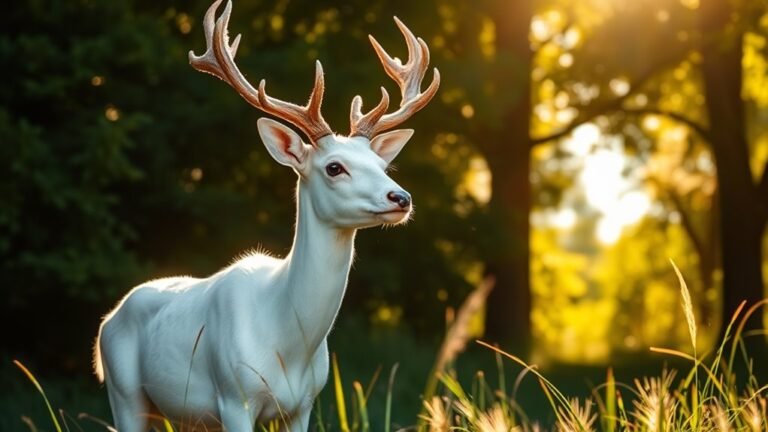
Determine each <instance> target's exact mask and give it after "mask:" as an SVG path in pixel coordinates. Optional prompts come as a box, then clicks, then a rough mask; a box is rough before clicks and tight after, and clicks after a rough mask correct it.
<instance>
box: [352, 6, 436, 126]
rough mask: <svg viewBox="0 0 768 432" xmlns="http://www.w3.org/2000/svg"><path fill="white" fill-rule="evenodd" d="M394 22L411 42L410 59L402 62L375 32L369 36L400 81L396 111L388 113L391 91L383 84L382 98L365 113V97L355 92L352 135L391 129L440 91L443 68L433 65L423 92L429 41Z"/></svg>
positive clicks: (379, 55)
mask: <svg viewBox="0 0 768 432" xmlns="http://www.w3.org/2000/svg"><path fill="white" fill-rule="evenodd" d="M395 23H396V24H397V27H399V28H400V32H401V33H402V34H403V36H404V37H405V42H406V43H407V44H408V61H407V62H406V63H405V64H403V63H402V62H401V61H400V59H399V58H392V57H390V55H389V54H387V52H386V51H384V48H382V47H381V45H380V44H379V43H378V42H377V41H376V39H375V38H374V37H373V36H370V35H369V36H368V38H369V39H370V40H371V45H373V49H374V50H375V51H376V54H377V55H378V57H379V60H381V64H382V66H383V67H384V70H385V71H386V72H387V75H389V77H390V78H392V79H393V80H395V82H397V85H398V86H399V87H400V92H401V93H402V101H401V102H400V108H398V110H397V111H395V112H393V113H389V114H385V112H386V111H387V108H388V107H389V94H388V93H387V91H386V90H385V89H384V87H382V88H381V101H380V102H379V104H378V105H377V106H376V107H374V108H373V109H372V110H370V111H369V112H368V113H366V114H365V115H363V113H362V111H361V108H362V105H363V99H362V98H361V97H360V96H355V98H354V99H352V109H351V111H350V114H349V121H350V125H351V133H350V135H351V136H365V137H367V138H369V139H370V138H373V137H374V136H376V135H378V134H379V133H381V132H383V131H385V130H387V129H391V128H393V127H395V126H397V125H398V124H400V123H402V122H404V121H405V120H407V119H408V118H409V117H410V116H412V115H413V114H414V113H416V112H417V111H419V110H420V109H422V108H424V107H425V106H426V105H427V104H428V103H429V101H430V100H432V97H434V96H435V93H437V88H438V87H439V86H440V72H439V71H438V70H437V68H435V69H434V75H433V78H432V83H431V84H430V85H429V87H427V90H426V91H424V93H422V92H421V81H422V80H423V79H424V74H425V73H426V72H427V68H428V67H429V48H428V47H427V44H426V42H424V40H422V39H421V38H417V37H416V36H414V35H413V33H412V32H411V31H410V30H409V29H408V27H406V25H405V24H403V22H402V21H400V20H399V19H398V18H397V17H395Z"/></svg>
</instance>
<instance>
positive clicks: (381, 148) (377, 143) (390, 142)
mask: <svg viewBox="0 0 768 432" xmlns="http://www.w3.org/2000/svg"><path fill="white" fill-rule="evenodd" d="M412 136H413V129H398V130H393V131H390V132H385V133H383V134H379V135H376V136H375V137H373V139H372V140H371V150H373V151H374V152H375V153H376V154H377V155H379V157H380V158H382V159H384V160H385V161H386V162H387V163H390V162H392V160H393V159H394V158H395V156H397V154H398V153H400V150H402V149H403V146H405V143H407V142H408V140H409V139H411V137H412Z"/></svg>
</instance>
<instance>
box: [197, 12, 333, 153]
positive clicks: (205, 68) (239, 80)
mask: <svg viewBox="0 0 768 432" xmlns="http://www.w3.org/2000/svg"><path fill="white" fill-rule="evenodd" d="M221 2H222V0H216V1H214V3H213V4H212V5H211V7H209V8H208V11H207V12H206V13H205V17H204V19H203V30H204V33H205V43H206V51H205V53H203V55H201V56H197V55H195V54H194V52H192V51H190V52H189V62H190V64H191V65H192V67H194V68H195V69H197V70H199V71H201V72H206V73H210V74H212V75H214V76H216V77H218V78H220V79H221V80H222V81H224V82H226V83H227V84H229V85H230V86H232V88H234V89H235V90H236V91H237V92H238V93H239V94H240V96H242V97H243V99H245V100H246V101H247V102H248V103H250V104H251V105H253V106H254V107H256V108H258V109H260V110H262V111H264V112H266V113H268V114H272V115H274V116H275V117H278V118H282V119H284V120H286V121H288V122H290V123H292V124H293V125H294V126H296V127H298V128H299V129H301V130H302V132H304V133H305V134H306V135H307V137H309V139H310V140H311V141H312V142H313V143H316V142H317V140H318V139H320V138H322V137H323V136H325V135H329V134H332V133H333V132H332V131H331V128H330V126H328V123H326V122H325V120H324V119H323V116H322V114H321V112H320V108H321V105H322V102H323V92H324V90H325V82H324V79H323V67H322V65H321V64H320V62H319V61H318V62H316V64H315V85H314V88H313V89H312V94H311V95H310V98H309V102H308V103H307V105H306V106H298V105H294V104H292V103H290V102H285V101H282V100H279V99H275V98H273V97H270V96H267V94H266V93H265V92H264V86H265V85H266V84H265V82H264V80H262V81H261V84H260V86H259V90H256V89H255V88H254V87H253V86H252V85H251V83H249V82H248V80H247V79H246V78H245V76H243V74H242V72H240V69H239V68H238V67H237V65H236V64H235V54H236V53H237V47H238V46H239V44H240V35H237V37H235V40H234V42H232V44H231V45H229V36H228V34H227V32H228V30H227V29H228V26H229V18H230V15H231V13H232V0H227V4H226V6H225V7H224V11H223V12H222V14H221V16H220V17H219V18H218V19H216V10H217V9H218V8H219V5H221Z"/></svg>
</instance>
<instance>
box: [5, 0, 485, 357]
mask: <svg viewBox="0 0 768 432" xmlns="http://www.w3.org/2000/svg"><path fill="white" fill-rule="evenodd" d="M384 3H385V2H379V1H377V2H370V3H369V2H358V3H352V4H350V5H348V6H345V7H339V6H338V5H335V4H328V3H327V2H302V3H301V4H300V5H299V4H296V5H294V4H291V6H290V7H285V5H284V4H283V5H282V6H281V5H273V4H267V3H264V2H257V1H251V2H238V3H237V4H236V6H235V7H236V11H237V12H236V13H235V14H234V15H233V21H232V23H231V24H230V27H231V28H232V31H233V32H242V33H243V42H242V44H241V47H240V50H239V52H238V62H239V64H240V65H241V68H242V69H243V70H244V71H247V73H248V76H249V77H250V78H251V79H252V80H254V81H255V82H258V78H259V77H262V76H263V77H266V78H268V82H269V86H270V88H271V89H272V90H271V92H272V93H273V94H275V95H276V96H278V97H281V98H284V99H286V100H293V101H301V100H302V99H304V98H306V96H307V91H308V88H309V86H310V84H311V68H312V59H314V58H319V59H321V60H322V61H323V62H324V63H325V65H326V71H327V73H328V75H327V82H328V92H327V93H326V98H325V104H324V113H325V115H326V118H328V119H329V121H330V122H331V124H332V125H334V126H335V128H336V129H338V130H339V131H340V132H344V131H345V129H346V127H347V121H348V120H347V117H348V110H349V101H350V100H351V98H352V96H353V95H354V94H357V93H361V94H362V95H363V96H364V97H366V101H367V105H366V106H368V105H370V104H372V103H373V100H374V98H375V97H376V95H377V87H378V86H379V85H381V84H386V85H387V87H389V88H390V90H391V92H390V93H391V94H397V93H398V92H396V91H394V90H392V87H393V85H392V84H391V82H390V81H389V79H388V78H387V77H386V76H385V74H384V73H383V71H382V70H381V66H380V65H379V64H378V60H377V59H376V57H375V55H374V53H373V51H372V50H371V49H370V46H369V44H368V42H367V38H366V34H367V33H368V32H372V33H376V35H377V37H378V38H379V40H380V41H381V42H382V44H384V45H385V46H387V47H392V48H391V50H392V52H394V53H398V54H399V53H401V52H403V51H404V50H405V44H404V42H403V40H402V37H401V35H400V34H399V33H398V32H397V30H396V27H395V26H394V24H393V23H392V21H391V18H390V15H392V14H394V13H397V14H398V15H400V17H401V18H403V19H405V20H406V21H407V22H409V25H410V26H412V27H413V28H414V29H415V30H416V31H417V33H419V34H425V35H428V34H429V32H430V31H433V30H434V27H435V25H436V23H433V22H431V21H430V20H428V19H426V18H425V17H424V16H422V15H417V14H416V13H415V12H416V11H422V9H423V8H424V7H434V5H433V4H431V3H430V4H429V5H426V4H425V5H420V6H419V7H418V8H415V7H414V6H413V5H411V4H410V3H409V2H402V4H392V5H388V8H387V12H386V13H384V11H383V10H382V7H383V5H384ZM208 5H209V2H207V1H202V0H200V1H195V2H193V3H191V4H190V3H186V4H184V5H181V4H179V5H175V6H174V5H169V6H163V5H159V4H157V3H156V2H146V1H139V0H136V1H120V2H113V1H106V0H103V1H102V0H95V1H85V0H83V1H72V2H69V1H66V2H65V1H56V0H37V1H31V2H20V3H19V2H17V3H13V5H11V6H10V7H9V8H6V12H5V13H4V15H3V17H2V18H0V23H2V24H3V28H4V32H3V33H2V34H0V61H1V62H2V64H3V65H4V67H3V71H2V73H3V75H4V76H6V77H7V78H6V82H7V81H8V80H10V82H12V83H13V85H6V86H3V88H2V89H0V143H2V145H0V172H2V173H3V176H0V195H1V196H2V199H0V275H1V276H2V279H3V282H4V284H5V285H6V286H9V287H12V288H11V289H4V290H3V291H2V294H0V304H1V305H2V306H0V308H2V309H1V310H0V311H1V312H2V313H3V314H4V315H5V316H7V317H9V318H11V319H13V320H16V321H21V320H24V322H27V323H31V325H30V326H24V327H23V328H21V329H17V332H16V333H14V334H13V335H11V338H10V340H9V345H8V347H7V348H8V349H11V350H20V351H21V352H28V353H30V354H36V355H38V354H43V355H38V358H40V359H41V360H42V361H45V360H44V359H46V358H47V359H49V360H53V362H54V363H55V364H57V365H58V366H60V367H63V368H65V369H71V368H73V367H79V368H81V369H84V368H85V367H86V365H87V364H88V363H89V362H88V360H87V358H88V354H87V353H88V344H89V343H90V339H91V338H90V337H89V336H86V335H92V334H95V332H96V325H97V319H98V316H99V314H102V313H103V312H104V311H106V310H107V309H108V308H109V307H110V305H111V304H113V303H114V302H115V301H116V299H117V298H119V296H120V295H121V294H123V293H124V292H126V291H127V290H128V289H129V288H130V287H131V286H132V285H134V284H136V283H138V282H141V281H142V280H147V279H151V278H153V277H162V276H168V275H173V274H179V273H182V274H193V275H196V276H204V275H207V274H210V273H211V272H214V271H216V270H217V269H218V268H221V267H222V266H224V265H226V264H227V263H228V262H230V261H231V260H232V259H233V257H236V256H238V255H239V254H241V253H243V252H244V251H247V250H248V249H251V248H263V249H266V250H270V251H271V252H273V253H275V254H277V255H284V254H285V253H286V252H287V250H288V247H289V245H290V239H291V236H292V224H293V219H294V203H293V200H292V198H291V197H292V195H293V187H294V185H295V177H294V174H293V173H292V172H290V170H287V169H283V167H280V166H278V165H277V164H275V163H274V162H273V161H272V160H271V158H269V156H268V155H267V152H266V151H264V149H263V148H262V145H261V143H260V139H259V138H258V135H257V132H256V128H255V120H256V119H257V118H258V117H260V116H262V115H263V114H262V113H259V112H258V111H257V110H254V109H253V108H252V107H250V106H248V104H247V103H245V102H244V101H242V100H241V99H240V98H239V97H238V96H237V95H236V94H235V92H234V91H232V89H230V88H229V87H228V86H227V85H225V84H224V83H222V82H220V81H218V80H216V79H213V78H212V77H210V76H207V75H203V74H200V73H198V72H196V71H194V70H193V69H192V68H190V67H189V65H188V62H187V52H188V51H189V50H190V49H194V50H195V51H197V52H199V51H200V50H201V49H203V46H204V45H203V44H204V42H203V34H202V28H201V25H200V24H201V19H202V15H203V12H204V10H205V8H207V6H208ZM390 8H391V9H392V11H391V12H390V10H389V9H390ZM366 14H368V15H366ZM361 16H363V17H365V16H369V17H370V18H367V19H366V20H361V19H360V17H361ZM278 24H279V25H278ZM342 29H344V31H342ZM349 53H354V54H353V55H350V54H349ZM400 55H402V54H400ZM353 58H354V61H352V59H353ZM434 58H435V59H434V60H433V61H434V62H435V63H438V65H440V64H439V63H440V62H441V59H440V58H441V56H440V55H439V54H437V55H435V56H434ZM394 103H396V102H393V105H394ZM452 110H453V108H451V107H450V106H447V105H444V104H442V103H441V102H440V101H435V102H434V103H433V104H432V105H431V106H430V108H429V109H428V110H425V111H424V112H423V113H420V114H419V115H418V116H416V118H414V119H413V121H410V122H409V124H408V127H415V128H416V129H417V130H419V133H418V134H417V136H416V137H415V139H414V140H413V142H412V143H411V145H410V146H409V148H408V149H407V150H406V151H404V152H403V153H402V154H401V156H400V158H399V159H398V161H397V165H398V167H399V168H400V171H399V172H396V173H394V174H393V177H394V178H395V179H396V181H398V182H399V183H400V184H402V185H403V186H404V187H406V188H407V189H408V190H409V191H410V192H411V193H412V194H413V196H414V198H415V201H416V205H417V207H418V212H417V214H416V220H415V221H414V222H413V223H412V224H411V225H409V226H408V227H406V228H398V229H396V230H389V231H387V232H386V233H383V232H375V231H373V232H365V233H363V234H362V235H360V236H359V242H358V253H359V256H360V257H361V259H360V260H359V261H358V262H357V263H356V266H355V271H353V273H352V279H351V283H350V285H351V289H350V290H349V291H350V295H349V296H348V299H347V301H346V302H345V307H346V308H350V309H353V310H358V311H360V310H362V311H363V312H365V313H367V314H368V315H373V314H374V313H375V312H376V311H377V310H379V309H380V308H381V307H386V306H397V307H398V308H399V310H400V311H401V313H402V322H403V323H405V322H407V323H408V324H410V325H411V326H412V327H413V328H416V329H419V331H420V332H421V333H422V334H426V333H428V332H432V331H434V330H436V329H437V328H439V326H440V325H441V323H442V316H443V314H444V309H445V307H446V306H447V305H450V304H452V303H456V302H457V301H458V299H460V298H461V297H463V295H464V294H465V293H466V292H467V291H468V290H469V288H470V287H471V278H469V279H468V276H467V273H468V272H469V270H472V269H474V268H475V267H476V263H477V262H478V253H477V247H476V246H475V245H474V244H473V239H474V238H475V237H477V232H478V231H482V230H481V229H480V228H481V226H480V225H481V224H482V220H480V219H479V216H478V215H479V210H478V209H479V208H478V206H477V205H476V203H475V202H474V200H473V198H472V197H471V196H467V195H466V194H465V195H464V196H461V197H460V196H457V194H456V191H457V188H458V186H457V185H458V184H459V183H460V182H461V181H462V180H463V179H464V172H465V171H466V168H467V165H468V159H469V155H471V154H472V153H473V151H472V150H471V145H470V143H468V142H466V140H461V139H455V138H456V137H455V136H454V138H453V139H449V140H447V141H446V140H445V139H443V140H442V141H441V140H440V139H438V138H437V137H435V136H432V135H430V133H429V131H430V130H437V128H435V127H433V126H429V125H434V124H437V122H440V121H442V120H443V119H444V118H445V116H446V113H448V112H451V113H452ZM450 115H455V113H452V114H450ZM427 126H429V127H427ZM435 146H440V147H441V151H442V154H443V156H442V157H441V158H439V159H435V158H434V157H433V148H434V147H435ZM6 173H7V174H6ZM459 206H460V207H461V211H459V210H456V208H458V207H459ZM426 269H429V271H426ZM417 287H418V288H417ZM439 292H443V293H445V294H444V295H441V297H440V298H441V301H435V300H436V299H437V298H438V293H439ZM403 298H410V299H412V301H408V302H403V301H402V299H403ZM400 305H402V306H400ZM50 320H53V321H56V322H59V323H61V325H62V331H61V333H60V335H56V336H55V338H58V339H60V340H58V339H57V340H56V341H51V340H47V339H49V338H50V339H53V338H54V337H53V336H51V335H50V332H46V331H44V323H45V322H46V321H50ZM29 340H36V341H37V342H36V343H35V345H36V346H31V345H30V344H29V343H27V342H28V341H29ZM49 345H50V346H49ZM64 358H66V360H64ZM75 365H78V366H75Z"/></svg>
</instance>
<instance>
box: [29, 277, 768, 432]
mask: <svg viewBox="0 0 768 432" xmlns="http://www.w3.org/2000/svg"><path fill="white" fill-rule="evenodd" d="M672 265H673V266H674V263H672ZM675 271H676V273H677V275H678V278H679V282H680V293H681V303H682V308H683V311H684V315H685V317H686V321H687V325H688V330H689V334H690V337H691V347H692V353H693V354H688V353H684V352H681V351H678V350H672V349H667V348H663V347H652V348H650V350H651V351H652V352H653V353H657V354H659V355H662V356H668V357H669V358H671V359H678V360H679V359H683V360H684V361H685V362H688V363H689V364H690V366H689V367H688V368H687V369H686V368H680V369H678V370H671V369H664V370H663V371H662V373H661V374H660V375H659V376H655V377H637V378H635V379H633V380H632V382H631V383H621V382H618V381H617V380H616V378H615V375H614V371H613V369H611V368H609V369H608V370H607V373H606V375H605V380H604V382H603V383H601V384H599V385H596V386H594V387H593V389H592V392H591V394H590V395H588V396H587V397H583V398H574V397H569V396H568V395H566V394H565V393H564V392H563V391H561V389H558V387H557V386H555V384H553V382H552V381H550V380H549V379H548V378H547V377H546V376H545V375H544V374H543V373H542V372H541V371H540V370H539V369H538V368H537V367H536V366H535V365H531V364H528V363H526V362H525V361H523V360H522V359H520V358H518V357H516V356H515V355H513V354H510V353H507V352H505V351H503V350H501V349H499V348H498V347H496V346H494V345H491V344H488V343H485V342H482V341H477V344H479V345H480V346H482V347H484V349H486V350H487V355H489V356H495V359H496V365H497V366H496V367H497V376H498V380H497V381H496V382H489V380H488V379H487V378H486V375H485V374H484V373H483V372H481V371H478V372H476V373H475V374H474V376H473V378H472V379H471V380H469V382H464V383H462V380H460V379H459V378H458V376H459V371H458V370H457V369H456V367H455V360H456V358H457V356H458V355H459V353H461V352H462V351H463V350H464V349H465V347H466V345H467V343H468V342H469V340H470V339H471V336H470V335H471V332H469V331H468V329H467V328H465V327H462V326H468V325H469V324H468V323H469V322H470V319H469V318H468V317H469V316H470V315H471V314H473V313H476V312H477V311H478V304H480V303H482V301H484V299H485V297H486V296H487V294H488V292H489V291H490V289H491V287H492V281H485V282H484V284H483V285H482V286H481V287H479V288H478V291H477V292H475V293H474V294H472V295H470V297H469V298H468V300H467V302H465V305H464V306H462V308H460V309H459V311H458V312H457V314H456V316H457V319H455V320H454V321H453V323H452V324H451V326H450V327H449V329H448V331H447V333H446V338H445V340H444V342H443V344H442V347H441V348H440V349H439V350H438V355H437V356H436V360H435V364H434V365H433V367H432V371H431V372H430V374H429V376H428V377H424V381H425V382H426V383H427V384H426V386H425V388H424V391H423V392H422V394H421V396H422V398H421V399H422V408H421V411H420V414H418V416H417V417H416V418H413V419H412V423H411V424H412V426H410V427H407V428H406V429H395V428H394V427H393V426H394V425H393V423H392V418H393V409H394V408H393V395H395V394H396V392H395V388H396V387H397V386H398V382H397V381H396V372H397V369H398V365H397V364H395V366H394V367H392V369H391V371H390V373H389V377H388V380H387V381H386V397H385V402H384V405H385V406H384V413H383V416H382V419H378V418H374V417H372V416H371V415H370V413H369V407H370V404H371V394H372V390H373V388H374V386H375V385H376V382H377V380H378V378H379V375H380V373H381V369H380V368H379V369H377V370H376V372H374V374H373V377H372V378H371V379H370V381H369V383H368V384H367V385H366V386H364V385H363V383H361V382H359V381H353V382H352V384H351V386H345V385H344V381H343V379H342V370H341V368H340V367H339V362H338V360H337V358H336V355H334V356H333V357H332V361H331V369H332V383H331V386H329V389H328V391H330V392H332V395H333V399H334V403H333V407H332V409H331V411H330V412H327V413H326V412H323V411H322V410H321V409H320V408H321V407H320V403H318V404H317V405H316V409H315V416H316V421H315V422H314V424H313V426H312V430H316V431H320V432H331V431H335V430H339V431H341V432H369V431H384V432H390V431H392V430H415V431H418V432H449V431H469V432H475V431H477V432H502V431H503V432H509V431H519V432H535V431H544V430H554V431H557V432H576V431H578V432H591V431H604V432H657V431H658V432H663V431H686V432H687V431H690V432H710V431H712V432H714V431H718V432H729V431H747V432H757V431H768V419H767V415H766V411H767V405H768V399H767V398H766V392H768V385H766V384H764V383H760V382H758V379H757V377H756V376H755V373H754V372H755V365H754V364H753V362H752V360H751V359H750V357H749V355H748V352H747V350H746V344H745V343H744V338H745V337H746V336H752V335H754V334H757V333H755V332H752V333H749V334H745V332H744V328H745V324H746V322H747V320H749V319H750V317H751V316H752V315H754V314H755V313H756V312H757V311H758V310H759V309H760V308H761V307H763V306H764V305H766V304H768V299H766V300H764V301H761V302H759V303H757V304H755V305H752V306H751V307H750V308H749V309H746V310H745V307H746V305H745V304H742V305H741V306H740V307H739V308H738V309H737V310H736V311H735V313H734V314H733V316H732V317H731V319H730V321H729V322H728V323H727V327H726V330H725V338H724V340H723V341H722V342H721V344H720V345H719V346H718V347H717V348H716V349H715V350H714V351H713V352H709V353H703V354H699V353H698V351H697V348H698V347H697V344H696V337H697V326H696V319H695V316H694V311H693V306H692V302H691V297H690V293H689V291H688V288H687V286H686V283H685V280H684V278H683V276H682V275H681V274H680V272H679V271H678V270H677V267H675ZM759 334H761V335H764V334H765V332H759ZM16 363H17V366H18V367H19V368H21V369H22V371H23V373H24V374H25V375H26V376H27V378H28V379H29V380H30V381H31V382H32V384H33V386H34V387H35V389H36V390H37V391H38V393H39V394H40V395H41V396H42V399H43V401H44V402H45V404H46V406H47V409H48V413H49V415H50V421H51V423H52V424H53V426H54V428H55V430H56V431H57V432H61V431H63V430H66V431H69V430H78V429H80V426H79V425H78V424H77V420H74V419H73V418H72V417H68V416H65V414H64V412H63V411H59V415H58V416H57V415H56V412H55V411H54V409H53V407H52V405H51V403H50V402H49V400H48V398H47V396H46V394H45V392H44V391H43V388H42V386H41V385H40V383H39V382H38V381H37V380H36V379H35V376H34V375H33V374H32V373H31V372H30V371H29V370H27V369H26V368H25V367H24V366H23V365H22V364H21V363H18V362H16ZM761 366H762V365H761ZM762 367H765V366H762ZM512 370H516V371H518V372H517V376H516V379H515V380H514V382H513V384H512V385H511V386H509V385H508V383H507V381H506V376H507V374H508V373H509V372H510V371H512ZM739 375H741V376H739ZM531 380H532V381H534V382H535V383H536V384H537V387H538V389H539V390H538V391H540V393H541V394H542V395H543V399H544V400H545V401H546V402H545V403H546V404H547V405H548V411H549V413H550V416H549V417H550V418H551V419H552V420H551V421H550V422H549V424H548V425H547V426H543V425H542V424H540V423H538V422H537V421H534V420H531V418H530V416H529V415H528V413H526V411H525V409H524V408H523V406H524V402H526V400H527V399H530V398H532V397H533V395H532V394H531V393H530V390H527V391H526V393H525V394H522V392H521V391H520V389H521V388H522V385H523V382H524V381H531ZM325 414H327V415H328V417H334V419H335V423H332V422H330V421H329V419H327V418H325V417H324V415H325ZM82 419H88V418H87V416H85V417H83V416H81V417H80V420H82ZM24 423H25V424H26V425H27V426H28V427H29V429H30V430H32V431H36V430H37V428H36V426H35V424H34V423H33V422H32V420H30V419H28V418H25V420H24ZM332 424H335V425H336V426H331V425H332ZM105 426H106V425H103V426H102V427H105ZM166 428H167V430H168V431H171V430H173V429H172V427H171V425H170V423H167V422H166ZM278 429H279V422H272V423H270V424H267V425H263V426H258V428H257V430H261V431H277V430H278ZM102 430H103V429H102Z"/></svg>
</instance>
